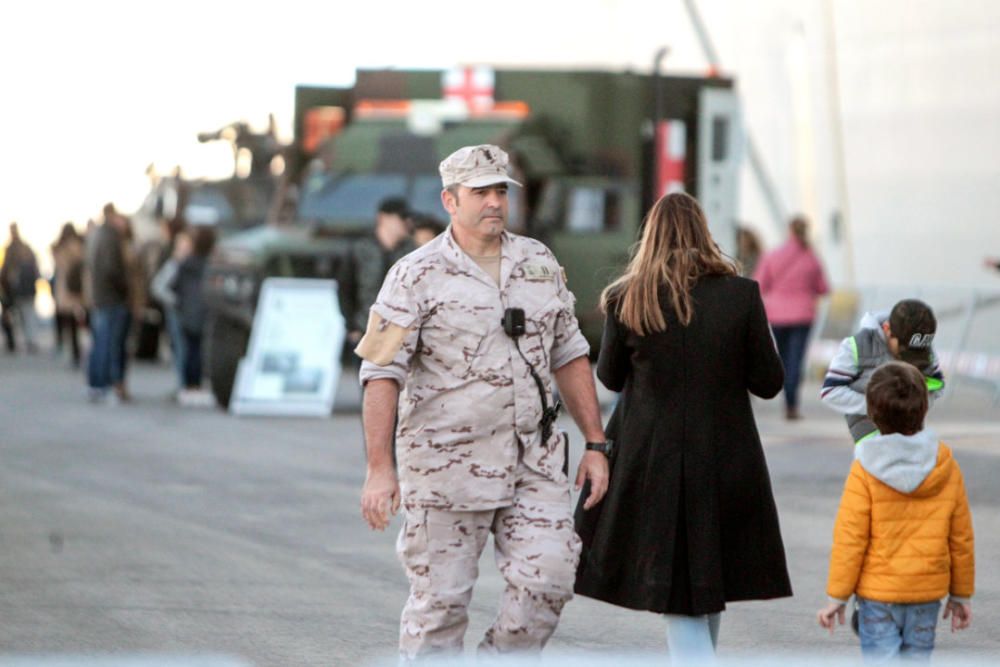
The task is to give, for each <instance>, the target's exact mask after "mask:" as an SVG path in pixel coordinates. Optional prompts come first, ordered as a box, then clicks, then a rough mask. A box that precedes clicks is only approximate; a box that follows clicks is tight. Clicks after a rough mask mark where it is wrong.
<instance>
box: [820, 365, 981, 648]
mask: <svg viewBox="0 0 1000 667" xmlns="http://www.w3.org/2000/svg"><path fill="white" fill-rule="evenodd" d="M865 395H866V399H867V403H868V415H869V417H871V420H872V421H873V422H874V423H875V425H876V426H877V427H878V429H879V431H880V435H877V436H874V437H871V438H868V439H867V440H864V441H862V442H860V443H859V444H858V445H857V446H856V447H855V451H854V463H853V465H852V466H851V472H850V475H848V477H847V483H846V485H845V486H844V495H843V497H842V498H841V501H840V510H839V512H838V513H837V522H836V524H835V526H834V530H833V551H832V553H831V555H830V576H829V580H828V583H827V595H829V597H830V602H829V604H828V605H827V606H825V607H823V608H822V609H820V610H819V612H818V613H817V618H818V620H819V624H820V625H821V626H823V627H824V628H827V629H829V630H830V633H831V634H832V633H833V629H834V627H835V624H836V623H835V620H836V621H839V622H840V624H841V625H843V624H844V608H845V606H846V604H847V602H848V600H849V598H850V597H851V594H854V595H855V596H856V601H857V609H858V611H857V613H858V635H859V636H860V638H861V653H862V655H863V656H864V658H865V660H866V661H867V660H872V661H883V660H884V661H888V660H891V659H892V658H894V657H896V656H904V657H909V658H918V659H920V658H923V659H929V658H930V652H931V650H932V649H933V648H934V632H935V629H936V626H937V612H938V610H939V609H940V607H941V599H942V598H943V597H945V596H946V595H947V596H949V597H948V601H947V603H946V604H945V610H944V616H943V617H944V618H949V617H951V630H952V632H954V631H956V630H964V629H965V628H967V627H969V625H970V624H971V623H972V606H971V598H972V593H973V589H974V580H975V562H974V554H973V536H972V516H971V514H970V513H969V502H968V499H967V498H966V495H965V483H964V481H963V480H962V471H961V470H959V468H958V463H956V462H955V459H953V458H952V456H951V449H949V448H948V446H947V445H945V444H944V443H939V442H938V441H937V439H936V438H935V437H934V436H933V434H932V433H930V431H927V430H924V417H925V415H926V414H927V403H928V397H927V387H926V386H925V383H924V377H923V375H922V374H921V373H920V371H919V370H917V369H916V368H914V367H913V366H911V365H910V364H906V363H902V362H898V361H893V362H889V363H887V364H884V365H882V366H881V367H879V368H878V370H876V371H875V373H874V374H873V375H872V377H871V381H870V382H869V384H868V388H867V391H866V392H865Z"/></svg>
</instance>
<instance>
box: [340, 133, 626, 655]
mask: <svg viewBox="0 0 1000 667" xmlns="http://www.w3.org/2000/svg"><path fill="white" fill-rule="evenodd" d="M506 166H507V155H506V154H505V153H504V152H503V151H502V150H500V149H499V148H497V147H495V146H475V147H466V148H463V149H460V150H459V151H457V152H456V153H454V154H452V155H451V156H450V157H448V158H447V159H446V160H445V161H444V162H442V163H441V176H442V180H443V184H444V187H445V189H444V191H443V192H442V195H441V197H442V202H443V204H444V207H445V209H446V210H447V211H448V213H449V214H450V217H451V225H450V226H449V228H448V230H447V231H446V232H445V233H443V234H441V235H440V236H438V237H437V238H435V239H434V240H433V241H431V242H430V243H428V244H426V245H424V246H422V247H421V248H419V249H418V250H416V251H414V252H412V253H410V254H409V255H407V256H406V257H404V258H403V259H402V260H400V261H399V262H398V263H397V264H396V265H395V266H394V267H393V268H392V269H391V270H390V272H389V274H388V275H387V276H386V280H385V282H384V284H383V285H382V290H381V291H380V293H379V296H378V299H377V300H376V302H375V304H374V305H373V306H372V308H371V313H370V317H369V321H368V325H367V329H366V332H365V336H364V338H363V339H362V340H361V342H360V344H359V345H358V347H357V350H356V351H357V353H358V355H359V356H361V357H362V358H363V359H364V362H363V363H362V366H361V373H360V376H361V381H362V383H363V384H364V385H365V397H364V425H365V438H366V443H367V445H366V446H367V451H368V475H367V479H366V481H365V487H364V491H363V494H362V514H363V516H364V518H365V520H366V521H367V522H368V523H369V525H370V526H371V527H372V528H374V529H379V530H381V529H384V528H385V527H386V526H387V525H388V523H389V518H390V515H391V514H392V513H395V512H396V510H397V509H398V508H399V506H400V503H401V504H402V506H403V508H404V510H405V511H404V514H405V524H404V526H403V528H402V530H401V531H400V534H399V538H398V540H397V552H398V554H399V558H400V561H401V562H402V564H403V566H404V568H405V569H406V573H407V577H408V578H409V580H410V597H409V599H408V601H407V603H406V607H405V608H404V610H403V615H402V620H401V627H400V653H401V654H402V656H403V657H404V658H415V657H418V656H424V655H427V654H430V653H437V652H443V653H450V652H460V651H461V649H462V641H463V636H464V634H465V629H466V626H467V624H468V616H467V611H466V607H467V605H468V603H469V600H470V598H471V596H472V587H473V585H474V584H475V581H476V577H477V576H478V562H479V557H480V554H481V553H482V550H483V548H484V546H485V544H486V541H487V537H488V536H489V535H490V534H491V533H492V534H493V541H494V547H495V551H496V562H497V565H498V567H499V568H500V571H501V573H502V574H503V576H504V578H505V579H506V581H507V587H506V590H505V591H504V595H503V599H502V601H501V604H500V610H499V613H498V615H497V618H496V620H495V621H494V623H493V625H492V627H491V628H490V629H489V630H488V631H487V633H486V637H485V638H484V639H483V640H482V642H481V644H480V650H481V651H486V652H507V651H538V650H541V648H542V647H543V646H544V645H545V642H546V641H547V640H548V638H549V637H550V636H551V635H552V632H553V631H554V630H555V627H556V624H557V622H558V620H559V614H560V612H561V611H562V608H563V605H564V604H565V603H566V601H567V600H569V598H570V597H571V596H572V591H573V581H574V573H575V571H576V565H577V561H578V557H579V551H580V543H579V538H578V537H577V536H576V533H575V532H574V530H573V519H572V512H571V508H570V489H569V479H568V478H567V476H566V474H565V473H564V472H563V464H564V458H565V450H564V448H563V446H562V440H561V437H560V435H559V433H558V432H556V433H550V434H549V435H548V438H547V439H546V438H543V437H542V432H543V430H545V429H543V428H541V427H540V422H541V418H542V414H543V410H542V400H541V396H540V392H539V386H538V384H536V382H535V378H534V377H533V375H532V367H533V369H534V371H535V373H536V374H537V376H538V378H539V382H540V384H541V387H542V390H543V391H544V392H545V398H546V404H547V405H549V406H551V405H552V398H553V397H552V380H553V378H554V379H555V383H556V384H557V385H558V387H559V390H560V393H561V395H562V399H563V400H564V401H565V403H566V406H567V408H568V409H569V412H570V414H571V415H572V416H573V418H574V419H575V421H576V423H577V425H578V426H579V428H580V430H581V431H582V432H583V434H584V436H585V437H586V439H587V440H588V441H590V442H589V443H588V450H591V451H587V452H586V453H585V454H584V456H583V459H582V461H581V464H580V468H579V470H578V473H577V477H576V484H577V487H578V488H579V487H580V486H582V484H583V482H584V481H585V480H588V479H589V480H590V483H591V494H590V495H589V496H588V498H587V501H586V502H587V506H588V507H592V506H593V505H595V504H596V503H597V502H599V501H600V499H601V497H602V496H603V495H604V493H605V491H606V490H607V479H608V465H607V459H606V447H605V446H604V432H603V429H602V426H601V421H600V411H599V408H598V404H597V398H596V393H595V390H594V383H593V376H592V374H591V370H590V362H589V361H588V359H587V354H588V352H589V346H588V344H587V342H586V341H585V340H584V338H583V336H582V335H581V333H580V330H579V327H578V324H577V321H576V317H575V316H574V314H573V306H574V298H573V295H572V294H571V293H570V291H569V290H568V289H567V288H566V283H565V278H564V276H563V274H562V271H561V269H560V267H559V265H558V263H557V262H556V260H555V257H553V255H552V253H551V252H550V251H549V250H548V248H546V247H545V246H544V245H542V244H541V243H539V242H537V241H534V240H532V239H528V238H525V237H521V236H517V235H514V234H510V233H508V232H506V231H505V229H504V227H505V224H506V218H507V187H508V184H515V185H517V183H516V181H513V180H512V179H511V178H510V177H509V176H508V175H507V172H506ZM508 308H521V309H523V310H524V312H525V314H526V317H525V331H524V334H523V335H522V336H520V337H519V338H518V339H515V338H512V337H510V336H508V335H507V333H505V330H504V328H503V327H502V325H501V320H502V317H503V314H504V311H505V310H506V309H508ZM397 407H398V429H397V430H396V434H395V435H396V455H397V457H398V466H397V468H398V478H397V470H396V469H394V467H393V465H392V450H391V447H392V439H393V432H392V431H393V423H394V420H395V418H396V416H397Z"/></svg>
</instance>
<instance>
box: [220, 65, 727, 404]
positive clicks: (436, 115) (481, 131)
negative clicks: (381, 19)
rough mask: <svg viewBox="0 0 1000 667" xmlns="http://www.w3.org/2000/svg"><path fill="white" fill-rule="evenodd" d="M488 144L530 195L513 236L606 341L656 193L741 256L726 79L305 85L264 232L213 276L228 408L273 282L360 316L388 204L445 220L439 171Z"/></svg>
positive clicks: (232, 239)
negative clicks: (542, 257) (365, 253)
mask: <svg viewBox="0 0 1000 667" xmlns="http://www.w3.org/2000/svg"><path fill="white" fill-rule="evenodd" d="M456 72H457V76H456ZM456 80H457V83H456ZM478 143H493V144H497V145H500V146H502V147H504V148H505V149H506V150H507V151H508V152H509V153H510V154H511V157H512V162H513V164H514V171H515V177H516V178H517V179H518V180H519V181H521V182H522V183H524V186H525V187H524V188H523V189H521V188H512V190H511V219H510V222H509V227H510V228H511V229H512V230H513V231H515V232H518V233H523V234H527V235H530V236H533V237H536V238H539V239H541V240H543V241H544V242H545V243H547V244H548V245H549V247H550V248H551V249H552V250H553V252H554V253H555V254H556V256H557V257H558V258H559V260H560V262H561V263H562V264H563V265H564V267H565V270H566V274H567V276H568V281H569V285H570V288H571V289H572V290H573V292H574V293H575V295H576V297H577V315H578V317H579V319H580V323H581V326H582V328H583V330H584V333H585V334H586V335H587V337H588V339H590V340H591V341H592V342H596V341H598V340H599V338H600V333H601V324H602V318H601V315H600V313H599V312H598V310H597V300H598V296H599V293H600V290H601V289H602V288H603V287H604V285H606V284H607V283H608V282H609V281H610V280H611V279H612V277H613V276H614V275H616V274H617V272H619V271H620V270H621V268H622V266H623V265H624V263H625V262H626V261H627V258H628V252H629V248H630V246H631V245H632V244H633V243H634V241H635V240H636V236H637V232H638V230H639V228H640V226H641V220H642V214H643V211H644V210H645V209H646V208H647V207H648V206H649V205H650V204H651V203H652V202H653V201H654V200H655V199H656V198H657V197H659V196H660V195H662V194H664V193H666V192H668V191H674V190H684V191H687V192H690V193H692V194H694V195H695V196H697V197H699V199H700V200H701V201H702V203H703V205H704V206H705V209H706V212H707V213H708V215H709V218H710V224H711V225H712V227H713V233H714V234H715V236H716V238H717V239H719V240H720V242H721V244H722V245H723V249H724V250H728V249H731V248H732V245H733V242H734V240H735V239H734V236H735V233H734V210H735V203H736V194H737V193H736V188H737V172H738V167H739V160H740V150H739V148H740V146H741V144H742V136H741V130H740V120H739V110H738V104H737V100H736V96H735V92H734V91H733V84H732V81H731V80H729V79H724V78H717V77H710V78H701V77H675V76H658V75H647V74H636V73H628V72H625V73H622V72H586V71H540V70H506V69H498V70H485V71H484V70H482V69H481V68H480V69H478V70H475V69H471V68H470V69H466V70H457V71H453V72H440V71H437V72H436V71H400V70H389V71H379V70H359V71H358V72H357V79H356V83H355V85H354V86H353V87H350V88H316V87H299V88H297V89H296V118H295V141H294V145H293V146H292V148H291V150H290V151H289V153H288V159H287V160H286V169H285V172H284V174H283V176H282V180H281V183H279V185H278V187H277V194H276V201H275V202H274V203H273V204H272V206H271V207H270V210H271V212H272V217H271V219H270V220H269V224H267V225H264V226H261V227H258V228H255V229H252V230H249V231H247V232H244V233H240V234H233V235H230V236H228V237H226V238H224V239H223V240H222V242H221V243H220V244H219V246H218V247H217V250H216V253H215V254H214V256H213V259H212V261H211V264H210V267H209V274H208V285H207V295H208V297H209V304H210V305H209V308H210V311H211V324H210V333H209V345H208V360H207V362H208V371H209V376H210V379H211V382H212V387H213V391H214V392H215V396H216V398H217V400H218V402H219V403H220V405H223V406H225V405H227V404H228V401H229V397H230V393H231V390H232V386H233V379H234V376H235V372H236V366H237V363H238V361H239V359H240V357H241V356H242V355H243V354H244V352H245V349H246V345H247V341H248V339H249V332H250V326H251V323H252V321H253V313H254V308H255V304H256V299H257V296H258V291H259V287H260V285H261V282H262V281H263V279H264V278H266V277H269V276H293V277H330V278H334V279H336V280H337V281H338V286H339V297H340V303H341V308H342V310H343V312H344V314H345V317H348V318H350V317H351V315H352V314H353V312H354V309H355V308H356V307H357V306H356V303H355V298H354V295H353V289H354V286H353V275H352V274H353V267H352V261H351V252H350V249H351V243H352V240H353V239H356V238H357V237H359V236H363V235H367V234H371V233H372V227H373V224H374V213H375V210H376V207H377V205H378V202H379V201H380V200H381V199H382V198H384V197H387V196H391V195H403V196H406V197H407V198H408V199H409V201H410V205H411V207H412V208H413V209H414V210H417V211H422V212H425V213H431V214H435V215H437V216H438V217H440V218H446V216H445V213H444V211H443V209H442V208H441V204H440V189H441V188H440V181H439V179H438V173H437V165H438V163H439V162H440V160H442V159H443V158H444V157H445V156H447V155H448V154H450V153H451V152H452V151H454V150H455V149H457V148H459V147H461V146H465V145H470V144H478Z"/></svg>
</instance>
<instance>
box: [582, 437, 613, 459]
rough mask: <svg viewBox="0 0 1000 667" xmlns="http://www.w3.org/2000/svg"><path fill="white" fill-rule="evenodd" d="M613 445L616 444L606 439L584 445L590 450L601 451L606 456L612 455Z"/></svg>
mask: <svg viewBox="0 0 1000 667" xmlns="http://www.w3.org/2000/svg"><path fill="white" fill-rule="evenodd" d="M612 445H614V442H612V441H611V440H605V441H604V442H588V443H587V444H586V445H584V447H585V448H586V449H587V451H588V452H600V453H601V454H604V455H605V456H611V447H612Z"/></svg>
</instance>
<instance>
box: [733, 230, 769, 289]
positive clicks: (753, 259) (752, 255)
mask: <svg viewBox="0 0 1000 667" xmlns="http://www.w3.org/2000/svg"><path fill="white" fill-rule="evenodd" d="M762 254H763V248H762V247H761V243H760V237H759V236H757V232H755V231H754V230H752V229H750V228H749V227H745V226H742V225H741V226H739V227H737V228H736V261H737V263H738V265H737V268H738V269H739V271H740V275H741V276H743V277H745V278H750V277H752V276H753V274H754V273H755V272H756V271H757V264H758V262H760V256H761V255H762Z"/></svg>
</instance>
